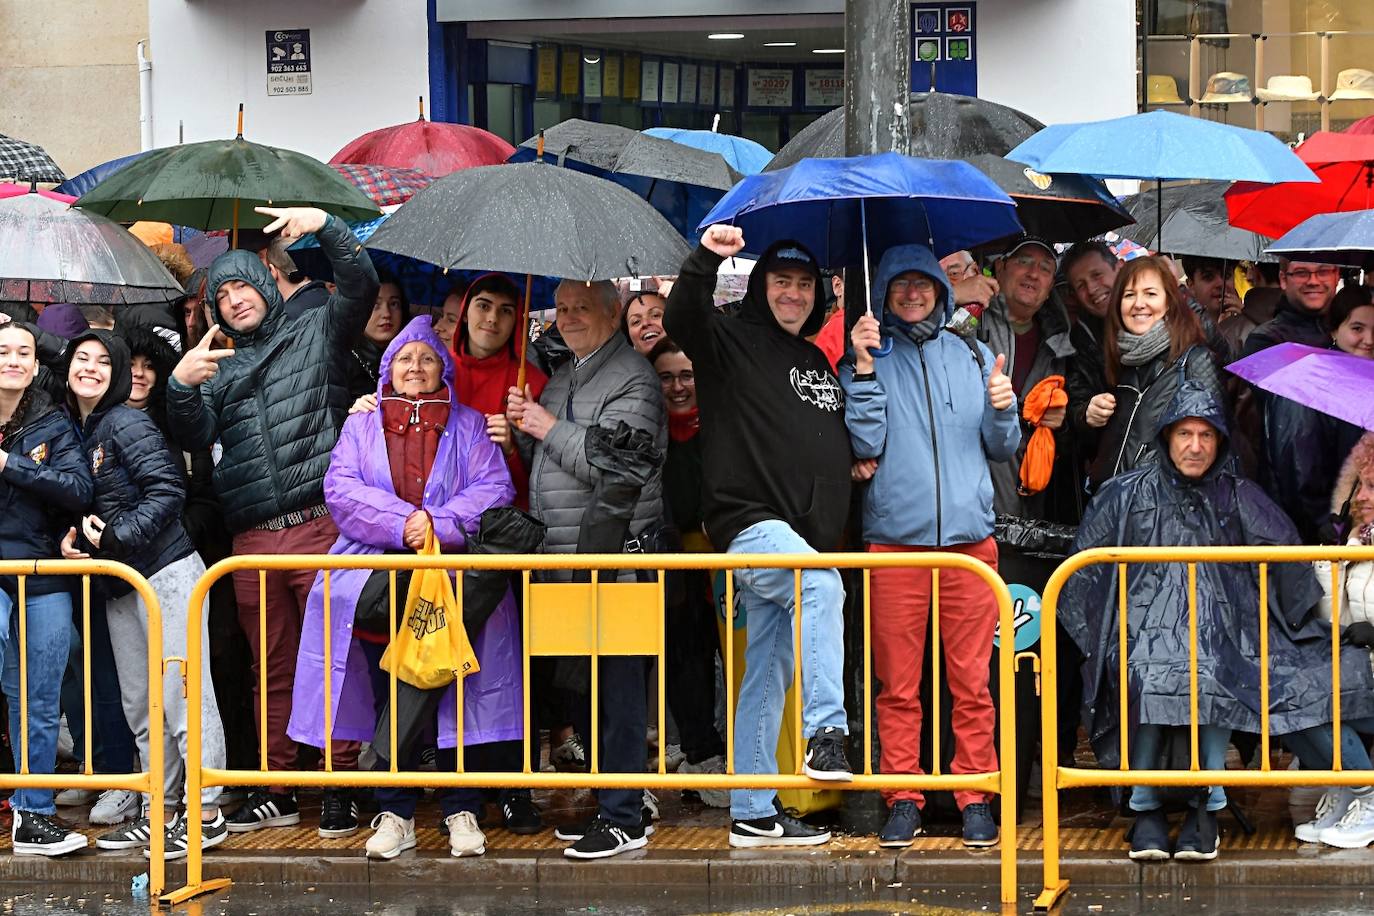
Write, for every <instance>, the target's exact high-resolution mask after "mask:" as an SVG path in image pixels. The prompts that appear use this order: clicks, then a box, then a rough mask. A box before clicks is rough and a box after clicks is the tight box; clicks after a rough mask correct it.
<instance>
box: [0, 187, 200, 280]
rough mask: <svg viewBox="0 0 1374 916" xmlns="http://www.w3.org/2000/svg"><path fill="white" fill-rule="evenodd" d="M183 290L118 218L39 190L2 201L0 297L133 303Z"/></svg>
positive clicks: (0, 213)
mask: <svg viewBox="0 0 1374 916" xmlns="http://www.w3.org/2000/svg"><path fill="white" fill-rule="evenodd" d="M184 295H186V294H185V293H184V292H183V291H182V289H181V286H180V285H178V283H177V281H176V280H175V279H174V278H173V277H172V275H171V274H170V273H168V272H167V268H166V267H163V266H162V261H161V260H159V259H158V256H157V255H155V254H153V252H152V251H151V250H150V249H149V248H148V246H147V245H144V244H143V243H142V242H141V241H139V240H138V239H137V238H135V237H134V236H133V235H131V234H130V233H129V230H127V229H125V228H124V227H123V226H121V225H119V224H118V223H116V222H113V221H111V220H108V219H106V218H105V217H103V216H100V215H99V214H96V213H88V212H86V211H84V210H76V209H73V208H71V207H68V206H67V205H66V204H64V203H62V202H60V201H56V200H51V199H49V198H47V197H44V196H42V195H41V194H36V193H30V194H20V195H18V196H16V197H11V198H8V199H6V200H0V300H4V301H9V302H45V303H46V302H77V303H90V304H99V305H138V304H143V303H152V302H175V301H176V300H177V299H180V298H181V297H182V296H184Z"/></svg>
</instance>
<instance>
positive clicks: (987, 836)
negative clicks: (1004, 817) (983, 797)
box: [964, 802, 997, 849]
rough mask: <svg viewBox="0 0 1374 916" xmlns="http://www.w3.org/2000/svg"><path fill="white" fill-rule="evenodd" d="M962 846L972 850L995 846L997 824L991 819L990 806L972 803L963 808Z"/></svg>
mask: <svg viewBox="0 0 1374 916" xmlns="http://www.w3.org/2000/svg"><path fill="white" fill-rule="evenodd" d="M964 845H965V846H971V847H973V848H974V849H980V848H982V847H985V846H996V845H997V824H996V823H995V822H994V821H993V819H992V805H990V804H988V803H987V802H973V803H972V804H970V805H965V806H964Z"/></svg>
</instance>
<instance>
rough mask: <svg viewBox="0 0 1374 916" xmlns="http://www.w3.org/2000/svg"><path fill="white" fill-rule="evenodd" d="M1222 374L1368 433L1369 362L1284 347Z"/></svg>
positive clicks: (1373, 423) (1373, 411) (1373, 425)
mask: <svg viewBox="0 0 1374 916" xmlns="http://www.w3.org/2000/svg"><path fill="white" fill-rule="evenodd" d="M1226 369H1227V371H1229V372H1233V373H1235V374H1236V375H1238V376H1240V377H1241V378H1243V379H1245V380H1246V381H1247V382H1249V383H1251V384H1252V385H1255V386H1257V387H1259V388H1263V389H1264V390H1265V391H1268V392H1270V393H1271V394H1277V395H1279V396H1281V397H1285V398H1288V399H1289V400H1291V401H1297V402H1298V403H1299V404H1302V405H1303V406H1304V407H1311V408H1312V409H1313V410H1319V411H1321V412H1322V413H1324V414H1330V415H1331V416H1333V417H1336V418H1337V419H1339V420H1345V421H1346V422H1347V423H1353V424H1355V425H1356V426H1358V427H1360V428H1361V429H1370V430H1374V359H1366V358H1365V357H1362V356H1352V355H1351V354H1349V353H1345V352H1343V351H1341V350H1321V349H1318V348H1316V347H1308V346H1304V345H1302V344H1296V343H1284V344H1279V345H1278V346H1277V347H1269V348H1268V349H1265V350H1261V351H1260V352H1258V353H1255V354H1253V355H1251V356H1247V357H1245V359H1242V360H1239V361H1237V362H1234V363H1231V365H1229V366H1227V367H1226Z"/></svg>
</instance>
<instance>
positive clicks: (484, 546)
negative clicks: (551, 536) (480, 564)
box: [463, 506, 545, 641]
mask: <svg viewBox="0 0 1374 916" xmlns="http://www.w3.org/2000/svg"><path fill="white" fill-rule="evenodd" d="M544 529H545V525H544V523H543V522H541V521H540V520H539V519H537V518H535V517H534V516H533V515H530V514H529V513H528V512H523V511H521V510H520V509H517V508H515V507H514V506H500V507H498V508H496V509H488V510H487V511H485V512H483V513H482V518H481V520H480V521H479V522H478V530H477V537H475V538H468V553H472V554H478V553H488V554H491V553H534V552H535V551H536V550H538V549H539V545H540V544H542V543H544ZM510 576H511V574H510V572H508V571H507V570H504V569H468V570H464V571H463V628H464V629H465V630H467V634H468V640H469V641H471V640H473V639H476V638H477V634H478V633H480V632H481V631H482V627H484V626H486V623H487V620H488V619H489V618H490V617H491V615H492V614H493V613H495V611H496V608H497V606H498V605H500V603H501V599H502V598H503V597H505V594H506V589H507V588H508V587H509V586H510Z"/></svg>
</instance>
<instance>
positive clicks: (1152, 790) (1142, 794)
mask: <svg viewBox="0 0 1374 916" xmlns="http://www.w3.org/2000/svg"><path fill="white" fill-rule="evenodd" d="M1171 728H1176V730H1177V731H1178V732H1179V733H1180V734H1182V736H1183V740H1185V741H1186V740H1188V729H1187V728H1183V727H1175V726H1167V725H1140V726H1137V727H1136V730H1135V734H1134V735H1133V736H1131V768H1132V769H1136V770H1154V769H1159V755H1160V753H1161V752H1162V751H1163V750H1164V737H1165V735H1166V734H1167V733H1168V731H1169V729H1171ZM1197 743H1198V749H1197V757H1198V766H1200V767H1202V769H1204V770H1224V769H1226V746H1227V745H1228V744H1230V743H1231V730H1230V729H1229V728H1219V727H1217V726H1215V725H1199V726H1198V729H1197ZM1160 804H1161V802H1160V798H1159V787H1158V786H1136V787H1135V788H1133V789H1132V790H1131V810H1132V811H1153V810H1155V809H1156V808H1158V807H1159V806H1160ZM1225 807H1226V789H1225V788H1224V787H1222V786H1211V787H1210V788H1209V790H1208V793H1207V810H1208V811H1220V810H1221V809H1222V808H1225Z"/></svg>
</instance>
